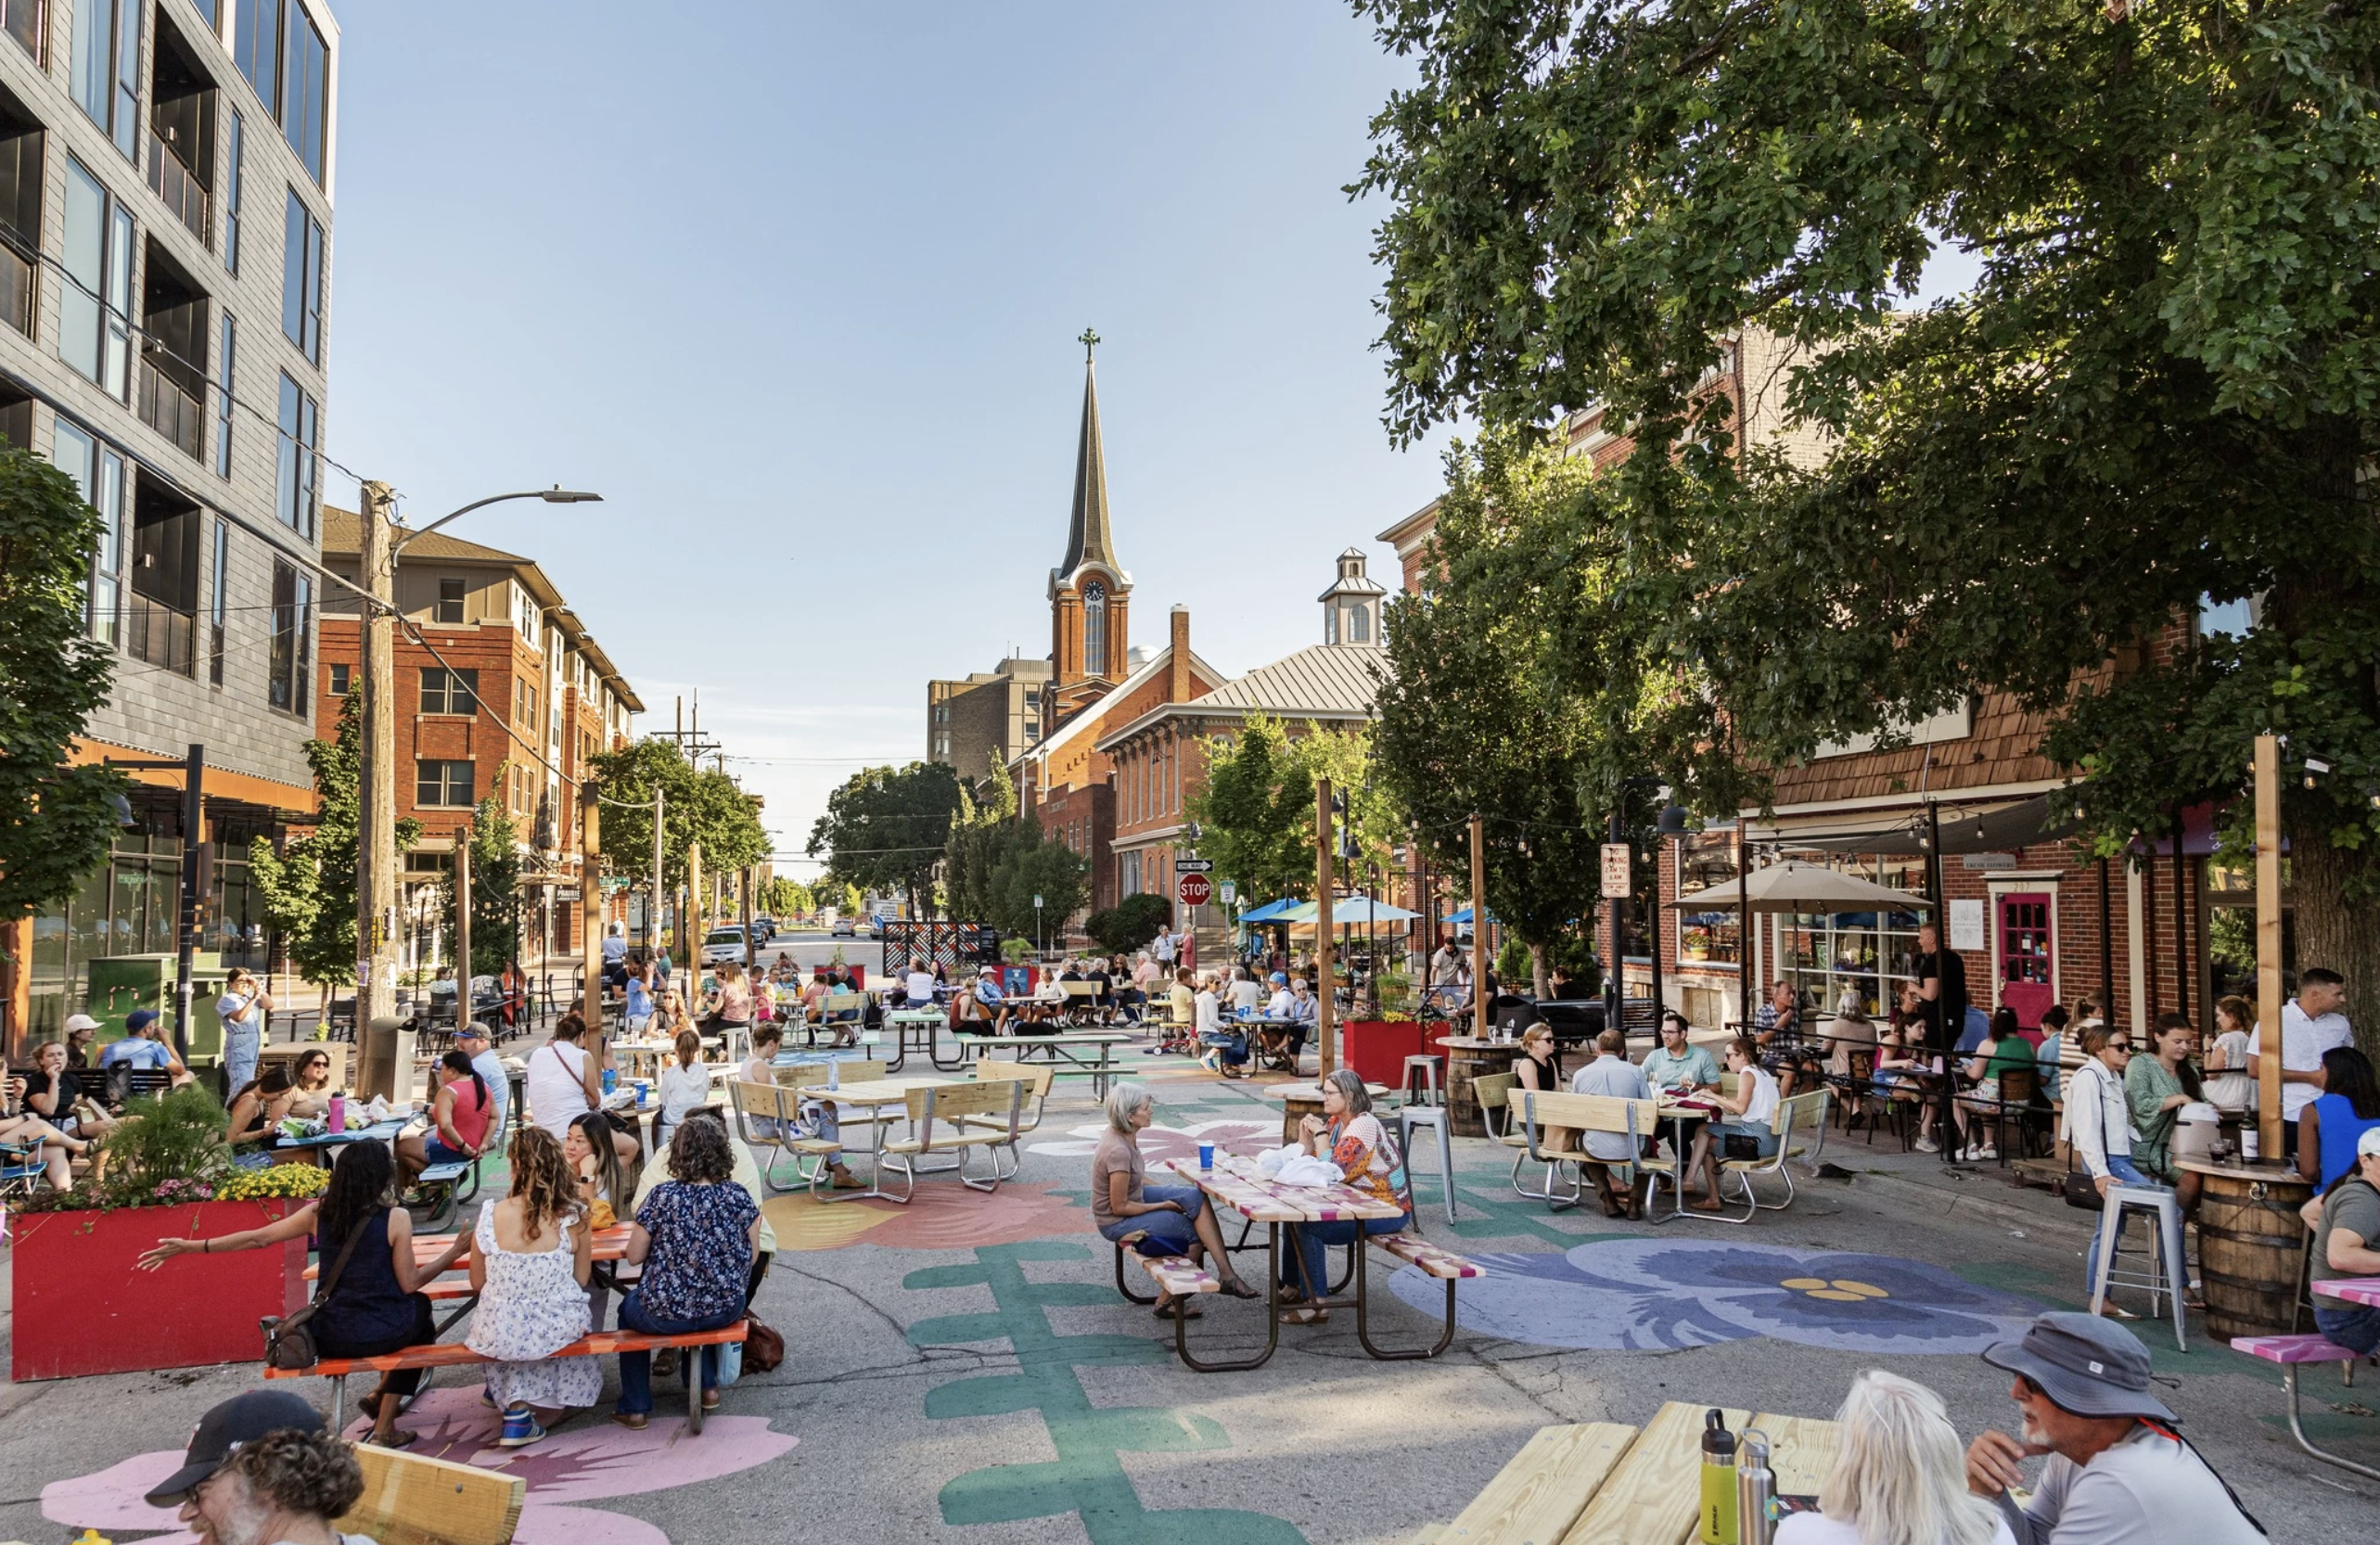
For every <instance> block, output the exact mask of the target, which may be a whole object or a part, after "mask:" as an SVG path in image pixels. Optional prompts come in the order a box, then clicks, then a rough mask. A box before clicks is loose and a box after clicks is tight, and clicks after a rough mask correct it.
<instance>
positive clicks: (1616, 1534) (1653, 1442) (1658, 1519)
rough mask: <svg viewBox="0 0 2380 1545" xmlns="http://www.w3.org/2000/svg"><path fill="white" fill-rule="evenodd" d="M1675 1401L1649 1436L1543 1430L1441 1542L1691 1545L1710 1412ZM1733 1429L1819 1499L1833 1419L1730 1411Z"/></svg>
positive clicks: (1613, 1426) (1789, 1489)
mask: <svg viewBox="0 0 2380 1545" xmlns="http://www.w3.org/2000/svg"><path fill="white" fill-rule="evenodd" d="M1711 1409H1712V1408H1710V1407H1708V1406H1703V1405H1697V1404H1691V1403H1688V1402H1686V1401H1683V1400H1671V1401H1670V1402H1669V1403H1667V1404H1665V1405H1664V1406H1662V1407H1661V1409H1660V1410H1659V1411H1657V1412H1656V1413H1655V1415H1654V1417H1653V1420H1652V1421H1650V1422H1647V1423H1646V1424H1644V1430H1643V1431H1642V1432H1638V1431H1635V1430H1633V1429H1631V1428H1630V1427H1628V1426H1626V1425H1624V1424H1619V1423H1612V1422H1587V1423H1580V1424H1576V1425H1567V1426H1552V1427H1542V1428H1540V1429H1539V1430H1538V1432H1537V1434H1536V1436H1533V1437H1531V1438H1530V1439H1529V1442H1528V1444H1527V1445H1526V1446H1524V1447H1523V1448H1522V1449H1521V1451H1520V1453H1519V1454H1518V1455H1517V1456H1516V1457H1515V1459H1514V1460H1513V1462H1511V1463H1509V1464H1507V1465H1505V1466H1504V1468H1503V1471H1502V1472H1500V1473H1499V1474H1498V1475H1497V1476H1496V1478H1495V1479H1494V1480H1493V1481H1491V1482H1490V1483H1489V1484H1488V1486H1487V1488H1485V1489H1484V1490H1482V1491H1481V1492H1480V1493H1479V1495H1478V1497H1477V1498H1475V1499H1473V1500H1472V1502H1471V1504H1470V1506H1468V1507H1466V1508H1465V1509H1464V1510H1463V1513H1462V1514H1461V1516H1459V1517H1457V1518H1456V1519H1455V1520H1454V1522H1453V1523H1452V1524H1449V1525H1447V1526H1444V1527H1443V1528H1440V1529H1438V1530H1435V1531H1427V1530H1426V1531H1424V1533H1423V1536H1422V1538H1423V1539H1425V1540H1427V1541H1432V1542H1434V1545H1523V1542H1529V1545H1556V1542H1558V1545H1687V1541H1688V1540H1690V1539H1696V1538H1698V1535H1697V1532H1696V1520H1697V1513H1698V1512H1699V1510H1700V1506H1701V1500H1702V1432H1703V1418H1704V1413H1705V1412H1706V1411H1709V1410H1711ZM1720 1409H1721V1410H1724V1411H1726V1421H1727V1429H1728V1431H1730V1432H1732V1433H1734V1434H1736V1435H1738V1436H1741V1435H1742V1434H1743V1433H1744V1432H1745V1431H1746V1430H1747V1429H1749V1428H1758V1429H1759V1431H1760V1433H1761V1434H1762V1435H1763V1436H1766V1437H1767V1438H1768V1440H1769V1468H1770V1469H1771V1470H1772V1471H1773V1472H1774V1473H1775V1475H1776V1489H1777V1493H1778V1495H1780V1496H1811V1495H1814V1494H1815V1493H1816V1492H1817V1490H1818V1488H1819V1487H1820V1486H1821V1485H1822V1484H1823V1483H1824V1481H1825V1479H1826V1473H1827V1472H1828V1471H1829V1470H1831V1469H1833V1468H1834V1465H1835V1455H1836V1449H1837V1448H1838V1447H1839V1446H1840V1442H1841V1435H1840V1433H1839V1430H1838V1429H1837V1427H1836V1424H1835V1423H1833V1422H1829V1421H1825V1420H1823V1419H1820V1418H1816V1417H1809V1416H1788V1415H1784V1414H1780V1413H1776V1412H1768V1411H1763V1412H1759V1413H1757V1414H1756V1413H1754V1412H1751V1411H1744V1410H1741V1409H1738V1408H1729V1407H1722V1408H1720Z"/></svg>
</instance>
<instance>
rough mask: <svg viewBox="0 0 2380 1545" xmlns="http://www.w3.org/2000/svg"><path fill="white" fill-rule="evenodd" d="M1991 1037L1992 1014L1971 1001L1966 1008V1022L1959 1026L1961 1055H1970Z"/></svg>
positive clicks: (1959, 1050)
mask: <svg viewBox="0 0 2380 1545" xmlns="http://www.w3.org/2000/svg"><path fill="white" fill-rule="evenodd" d="M1990 1038H1991V1015H1988V1014H1986V1013H1984V1012H1983V1010H1981V1009H1979V1008H1977V1007H1976V1006H1975V1005H1974V1004H1973V1003H1969V1004H1968V1005H1967V1010H1966V1022H1965V1023H1964V1024H1963V1025H1961V1026H1960V1027H1959V1044H1958V1053H1959V1055H1961V1056H1966V1055H1968V1054H1969V1053H1973V1052H1974V1051H1975V1049H1976V1048H1977V1047H1978V1046H1980V1045H1982V1044H1983V1043H1984V1042H1985V1041H1989V1040H1990Z"/></svg>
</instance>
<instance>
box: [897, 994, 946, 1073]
mask: <svg viewBox="0 0 2380 1545" xmlns="http://www.w3.org/2000/svg"><path fill="white" fill-rule="evenodd" d="M950 1018H951V1015H950V1011H949V1010H948V1009H943V1008H914V1009H887V1010H886V1011H885V1015H884V1022H885V1023H886V1024H887V1025H888V1026H889V1027H891V1028H892V1037H893V1041H892V1057H891V1060H890V1061H889V1062H887V1063H886V1064H885V1066H886V1067H888V1068H889V1069H890V1070H891V1071H893V1072H896V1073H897V1072H899V1071H901V1067H902V1064H904V1063H906V1062H907V1061H908V1060H909V1053H911V1052H913V1051H915V1052H923V1053H926V1060H927V1061H928V1062H930V1063H932V1064H933V1065H934V1066H937V1067H941V1068H947V1069H951V1070H953V1071H955V1070H957V1069H958V1068H959V1067H960V1066H963V1065H964V1062H965V1054H964V1053H960V1054H957V1055H953V1057H952V1058H951V1060H950V1061H948V1062H945V1061H943V1060H942V1030H943V1028H945V1027H946V1026H948V1025H949V1024H950Z"/></svg>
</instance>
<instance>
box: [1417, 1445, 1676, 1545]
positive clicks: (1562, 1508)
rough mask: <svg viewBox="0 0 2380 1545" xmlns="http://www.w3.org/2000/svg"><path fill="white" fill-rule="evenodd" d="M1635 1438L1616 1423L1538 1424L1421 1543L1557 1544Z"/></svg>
mask: <svg viewBox="0 0 2380 1545" xmlns="http://www.w3.org/2000/svg"><path fill="white" fill-rule="evenodd" d="M1635 1441H1636V1429H1635V1428H1634V1427H1631V1426H1628V1425H1625V1424H1621V1423H1618V1422H1580V1423H1575V1424H1567V1425H1561V1426H1552V1427H1540V1428H1538V1429H1537V1432H1536V1433H1535V1435H1534V1436H1531V1437H1530V1438H1529V1441H1528V1442H1527V1443H1524V1444H1522V1445H1521V1449H1520V1452H1519V1453H1517V1454H1515V1455H1514V1456H1513V1457H1512V1460H1511V1462H1509V1463H1507V1464H1506V1465H1505V1466H1504V1467H1503V1469H1502V1470H1499V1471H1498V1472H1496V1478H1495V1479H1494V1480H1491V1481H1490V1482H1489V1483H1488V1484H1487V1486H1486V1487H1485V1488H1483V1489H1482V1490H1481V1491H1480V1493H1479V1494H1478V1496H1477V1497H1474V1498H1473V1499H1471V1505H1470V1506H1468V1507H1466V1508H1465V1509H1464V1510H1463V1511H1462V1512H1461V1513H1458V1514H1456V1515H1455V1519H1454V1522H1453V1523H1452V1524H1448V1525H1446V1526H1443V1527H1440V1528H1436V1529H1425V1530H1423V1531H1422V1539H1423V1540H1425V1541H1427V1542H1428V1545H1514V1542H1517V1541H1523V1540H1527V1541H1532V1542H1534V1545H1556V1542H1558V1541H1559V1540H1560V1539H1562V1537H1563V1536H1564V1535H1565V1534H1567V1533H1568V1532H1569V1529H1570V1526H1571V1525H1573V1524H1575V1523H1577V1522H1578V1521H1579V1514H1580V1513H1582V1512H1584V1511H1585V1510H1586V1505H1587V1499H1588V1498H1590V1497H1592V1496H1593V1495H1594V1493H1595V1488H1597V1487H1599V1486H1601V1485H1603V1483H1604V1479H1605V1477H1606V1476H1607V1475H1610V1474H1611V1473H1612V1471H1613V1470H1614V1469H1616V1468H1618V1467H1619V1462H1620V1460H1621V1458H1622V1457H1623V1456H1624V1455H1626V1454H1627V1452H1628V1448H1629V1445H1630V1444H1631V1443H1633V1442H1635Z"/></svg>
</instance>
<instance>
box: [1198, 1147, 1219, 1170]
mask: <svg viewBox="0 0 2380 1545" xmlns="http://www.w3.org/2000/svg"><path fill="white" fill-rule="evenodd" d="M1214 1167H1215V1145H1214V1144H1213V1143H1200V1144H1198V1168H1201V1169H1212V1168H1214Z"/></svg>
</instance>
